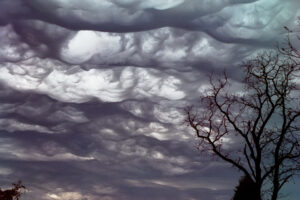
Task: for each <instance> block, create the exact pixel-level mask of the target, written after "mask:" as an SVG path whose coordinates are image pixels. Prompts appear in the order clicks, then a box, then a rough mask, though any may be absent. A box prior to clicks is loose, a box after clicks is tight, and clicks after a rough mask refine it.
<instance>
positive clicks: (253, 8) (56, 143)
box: [0, 0, 300, 200]
mask: <svg viewBox="0 0 300 200" xmlns="http://www.w3.org/2000/svg"><path fill="white" fill-rule="evenodd" d="M299 7H300V4H299V2H298V1H296V0H289V1H280V0H275V1H272V2H271V1H268V0H259V1H251V0H226V1H217V0H210V1H208V0H201V1H199V0H185V1H184V0H168V1H161V0H145V1H138V0H110V1H108V0H102V1H92V0H86V1H79V0H72V1H68V0H48V1H44V0H22V1H21V0H14V1H11V0H2V1H1V2H0V24H1V27H0V44H1V49H0V101H1V104H0V110H1V112H0V130H1V131H0V143H1V145H0V155H1V157H0V159H1V164H0V176H1V180H0V184H1V186H2V185H4V186H7V185H8V184H9V183H10V182H12V181H15V180H17V179H22V180H23V181H24V183H25V185H26V186H27V187H28V188H29V189H30V192H28V194H26V195H25V198H24V199H45V200H69V199H70V200H71V199H72V200H77V199H78V200H83V199H85V200H86V199H87V200H94V199H97V200H99V199H100V200H129V199H130V200H135V199H136V200H140V199H145V200H147V199H155V200H160V199H161V200H163V199H174V200H177V199H178V200H182V199H185V200H193V199H199V200H201V199H203V200H207V199H209V200H217V199H218V200H222V199H229V198H230V197H231V195H232V193H233V190H232V189H233V187H234V185H235V184H236V182H237V178H238V176H239V174H238V173H237V172H235V171H234V170H233V169H231V168H230V166H228V165H226V164H224V163H223V162H220V161H218V160H211V159H210V158H209V156H208V155H205V154H203V155H202V154H199V152H197V149H196V148H195V147H196V141H194V138H193V134H192V133H191V132H189V131H188V130H187V129H186V127H185V126H184V125H182V119H183V118H182V109H183V108H184V107H185V106H186V105H188V104H190V103H193V102H196V101H197V98H198V96H199V95H200V93H201V92H202V91H203V89H205V87H206V85H207V78H206V75H207V74H208V73H211V72H214V73H215V74H218V73H220V72H222V70H223V68H226V69H227V70H228V72H229V73H230V77H231V78H232V79H233V80H236V82H235V83H236V84H238V80H239V78H240V70H239V67H238V63H240V62H241V61H242V60H244V59H246V58H249V57H251V56H253V55H255V53H256V52H258V51H260V50H262V49H270V48H274V47H275V46H276V42H281V41H283V40H284V38H285V31H284V29H283V28H282V27H283V26H289V27H295V26H296V25H297V20H296V17H297V16H299V15H300V13H299V11H298V10H299V9H298V8H299ZM290 188H292V186H290ZM288 189H289V188H287V191H289V190H288ZM290 190H292V189H290Z"/></svg>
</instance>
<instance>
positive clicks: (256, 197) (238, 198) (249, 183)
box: [232, 176, 261, 200]
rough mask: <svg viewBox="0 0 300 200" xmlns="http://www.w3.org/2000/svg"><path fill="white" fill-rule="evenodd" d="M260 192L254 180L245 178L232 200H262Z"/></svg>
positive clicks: (241, 180)
mask: <svg viewBox="0 0 300 200" xmlns="http://www.w3.org/2000/svg"><path fill="white" fill-rule="evenodd" d="M259 190H260V188H259V187H257V184H255V182H254V181H253V180H252V179H249V178H248V177H247V176H243V177H242V178H241V179H240V182H239V185H238V186H237V187H236V189H235V194H234V196H233V198H232V200H261V198H260V192H259Z"/></svg>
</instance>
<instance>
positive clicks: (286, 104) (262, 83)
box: [186, 39, 300, 200]
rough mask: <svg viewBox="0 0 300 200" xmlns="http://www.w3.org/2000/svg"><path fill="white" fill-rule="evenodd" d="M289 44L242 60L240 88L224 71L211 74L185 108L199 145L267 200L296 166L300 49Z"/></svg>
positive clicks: (299, 154)
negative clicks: (196, 98) (196, 103)
mask: <svg viewBox="0 0 300 200" xmlns="http://www.w3.org/2000/svg"><path fill="white" fill-rule="evenodd" d="M287 44H288V45H286V47H285V48H281V49H279V50H277V51H269V52H264V53H261V54H259V55H258V56H257V57H255V58H254V59H251V60H249V61H247V62H245V63H243V65H242V67H243V69H244V71H243V72H244V74H243V76H242V77H243V81H241V82H240V85H242V87H241V88H242V89H241V90H237V91H235V90H236V89H235V88H234V87H233V85H232V84H231V83H232V82H231V80H230V79H229V78H228V77H227V75H226V73H224V76H222V77H221V78H215V77H212V76H211V77H210V84H209V86H208V88H207V90H206V92H204V94H203V95H202V96H201V98H200V103H199V104H200V105H199V106H197V107H195V106H191V107H187V108H186V116H187V117H186V122H187V123H188V125H189V126H190V127H191V128H192V130H193V131H194V132H195V133H196V136H197V137H198V139H199V149H201V150H203V151H205V152H210V153H212V154H213V155H215V156H217V157H219V158H220V159H222V160H224V161H226V162H228V163H230V164H232V165H233V166H234V167H235V168H237V169H238V170H240V171H241V172H242V173H243V174H244V176H245V177H246V180H248V181H250V180H251V181H252V182H253V183H254V184H255V185H256V186H255V188H258V194H259V195H258V196H259V198H261V197H262V195H261V194H262V191H263V194H265V195H267V196H268V199H271V200H276V199H277V198H278V194H279V191H280V190H281V189H282V187H283V186H284V185H285V184H286V183H287V182H288V181H289V180H290V179H291V178H292V177H293V175H294V174H295V173H296V172H297V171H299V170H300V161H299V160H300V159H299V158H300V142H299V141H300V105H299V90H300V88H299V82H297V78H299V77H300V76H299V75H300V62H299V60H300V52H299V50H297V49H296V48H295V47H294V46H293V45H292V44H291V42H290V39H288V43H287ZM226 141H227V142H226ZM229 142H231V143H230V144H232V145H231V146H234V148H231V147H230V145H229Z"/></svg>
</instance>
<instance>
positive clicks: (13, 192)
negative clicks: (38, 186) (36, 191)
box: [0, 181, 25, 200]
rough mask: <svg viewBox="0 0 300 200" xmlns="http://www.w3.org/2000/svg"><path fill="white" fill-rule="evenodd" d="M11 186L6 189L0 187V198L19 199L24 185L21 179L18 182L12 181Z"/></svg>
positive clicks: (1, 199)
mask: <svg viewBox="0 0 300 200" xmlns="http://www.w3.org/2000/svg"><path fill="white" fill-rule="evenodd" d="M12 185H13V188H12V189H8V190H1V189H0V200H19V199H20V196H21V194H22V190H23V189H25V186H24V185H23V184H22V182H21V181H18V183H13V184H12Z"/></svg>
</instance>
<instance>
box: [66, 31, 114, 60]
mask: <svg viewBox="0 0 300 200" xmlns="http://www.w3.org/2000/svg"><path fill="white" fill-rule="evenodd" d="M119 40H120V36H112V35H109V34H107V33H100V32H95V31H85V30H84V31H78V32H77V33H76V35H75V36H74V37H73V38H72V39H70V40H69V41H67V42H66V43H65V46H64V48H63V49H62V50H61V57H62V59H63V60H65V61H67V62H70V63H73V64H76V63H83V62H86V61H88V60H90V59H91V58H92V57H93V55H95V54H98V55H99V56H104V57H105V56H106V55H108V54H113V53H114V52H117V51H118V50H119V48H120V44H119Z"/></svg>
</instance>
